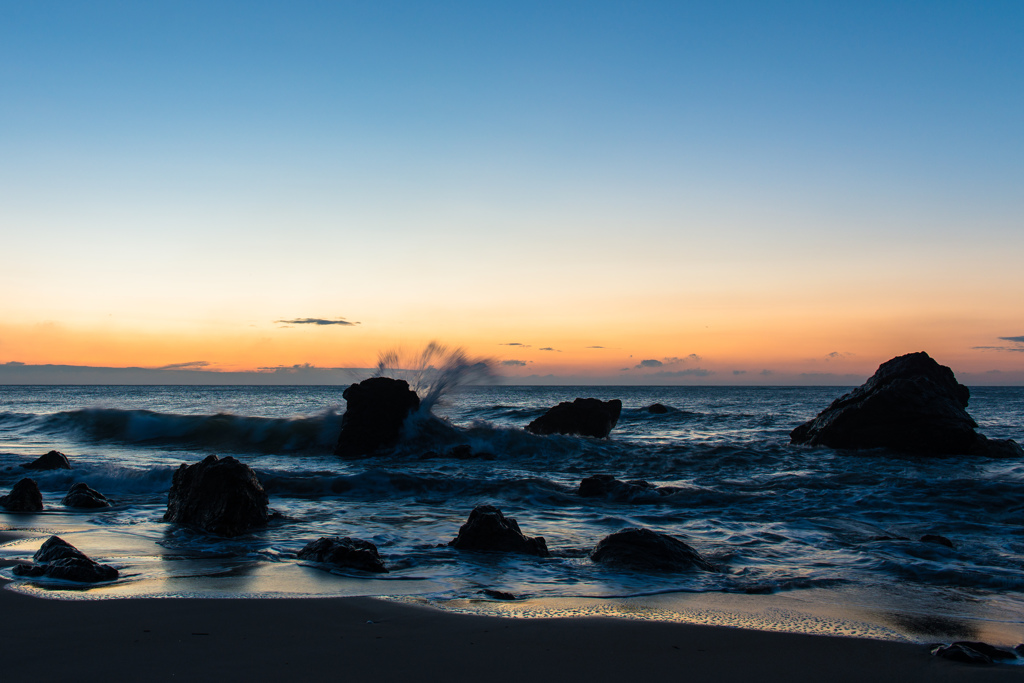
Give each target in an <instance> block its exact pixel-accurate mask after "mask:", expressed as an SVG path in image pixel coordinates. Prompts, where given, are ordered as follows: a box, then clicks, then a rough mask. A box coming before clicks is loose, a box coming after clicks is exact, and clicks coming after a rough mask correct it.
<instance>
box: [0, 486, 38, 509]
mask: <svg viewBox="0 0 1024 683" xmlns="http://www.w3.org/2000/svg"><path fill="white" fill-rule="evenodd" d="M0 507H2V508H4V509H5V510H7V511H8V512H41V511H42V509H43V494H42V493H40V492H39V486H38V484H36V480H35V479H28V478H25V479H22V480H21V481H19V482H18V483H17V484H15V485H14V486H12V487H11V492H10V493H8V494H7V495H6V496H0Z"/></svg>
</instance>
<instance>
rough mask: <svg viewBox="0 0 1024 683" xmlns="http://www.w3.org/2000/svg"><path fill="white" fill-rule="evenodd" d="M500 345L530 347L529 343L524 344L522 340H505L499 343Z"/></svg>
mask: <svg viewBox="0 0 1024 683" xmlns="http://www.w3.org/2000/svg"><path fill="white" fill-rule="evenodd" d="M498 346H518V347H520V348H524V349H528V348H530V345H529V344H523V343H521V342H505V343H504V344H498Z"/></svg>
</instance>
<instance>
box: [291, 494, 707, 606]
mask: <svg viewBox="0 0 1024 683" xmlns="http://www.w3.org/2000/svg"><path fill="white" fill-rule="evenodd" d="M446 545H447V546H448V547H451V548H455V549H457V550H468V551H482V552H500V553H516V554H520V555H533V556H535V557H549V556H550V555H551V552H550V551H549V550H548V547H547V543H546V542H545V541H544V539H543V538H542V537H540V536H534V537H530V536H527V535H525V534H524V533H523V532H522V530H520V528H519V524H518V522H517V521H516V520H515V519H513V518H511V517H506V516H505V515H504V514H503V513H502V512H501V510H499V509H498V508H496V507H495V506H493V505H478V506H477V507H475V508H473V511H472V512H470V513H469V519H467V520H466V523H465V524H463V525H462V526H461V527H460V528H459V533H458V535H456V537H455V538H453V539H452V540H451V541H449V542H448V543H447V544H446ZM298 558H299V559H300V560H308V561H311V562H318V563H322V564H328V565H331V566H332V567H340V568H346V569H358V570H362V571H368V572H386V571H387V569H386V568H385V567H384V563H383V561H382V560H381V557H380V555H379V554H378V551H377V547H376V546H375V545H373V543H370V542H369V541H364V540H361V539H357V538H348V537H345V538H320V539H317V540H316V541H313V542H311V543H309V544H307V545H306V546H305V547H304V548H303V549H302V550H300V551H299V553H298ZM590 559H591V560H592V561H594V562H596V563H598V564H604V565H607V566H610V567H615V568H617V569H630V570H635V571H644V572H652V573H659V572H682V571H688V570H692V569H700V570H703V571H715V568H714V566H713V565H712V564H711V563H710V562H708V561H707V560H705V559H704V558H703V557H701V555H700V554H699V553H698V552H697V551H696V550H694V549H693V548H691V547H690V546H689V545H687V544H686V543H683V542H682V541H680V540H679V539H677V538H674V537H672V536H669V535H668V534H662V533H658V532H655V531H651V530H649V529H639V528H628V529H622V530H620V531H617V532H615V533H614V534H611V535H610V536H607V537H605V538H604V539H602V540H601V541H600V542H599V543H598V544H597V546H596V547H595V548H594V550H593V552H591V553H590ZM485 593H487V594H488V595H489V597H494V598H495V599H500V600H513V599H515V596H514V595H511V594H508V593H503V592H501V591H485ZM491 593H493V594H494V595H491Z"/></svg>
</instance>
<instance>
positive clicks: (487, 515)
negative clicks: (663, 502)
mask: <svg viewBox="0 0 1024 683" xmlns="http://www.w3.org/2000/svg"><path fill="white" fill-rule="evenodd" d="M448 545H450V546H452V547H453V548H458V549H459V550H500V551H503V552H507V553H524V554H526V555H539V556H541V557H547V556H548V555H549V554H550V553H548V546H547V543H545V542H544V539H543V538H542V537H540V536H537V537H535V538H529V537H527V536H524V535H523V532H522V531H520V530H519V524H518V523H517V522H516V520H514V519H512V518H511V517H506V516H505V515H503V514H502V513H501V510H499V509H498V508H496V507H494V506H493V505H477V506H476V507H475V508H473V511H472V512H471V513H469V519H468V520H466V523H465V524H463V525H462V526H461V527H459V535H458V536H456V537H455V538H454V539H452V540H451V541H449V543H448Z"/></svg>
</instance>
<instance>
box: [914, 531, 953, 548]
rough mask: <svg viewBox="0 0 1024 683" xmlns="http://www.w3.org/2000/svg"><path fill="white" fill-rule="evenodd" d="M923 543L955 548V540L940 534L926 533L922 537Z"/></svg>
mask: <svg viewBox="0 0 1024 683" xmlns="http://www.w3.org/2000/svg"><path fill="white" fill-rule="evenodd" d="M918 540H919V541H921V543H934V544H935V545H944V546H946V547H947V548H955V547H956V546H954V545H953V541H951V540H949V539H948V538H946V537H945V536H939V535H938V534H925V535H924V536H922V537H921V538H920V539H918Z"/></svg>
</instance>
